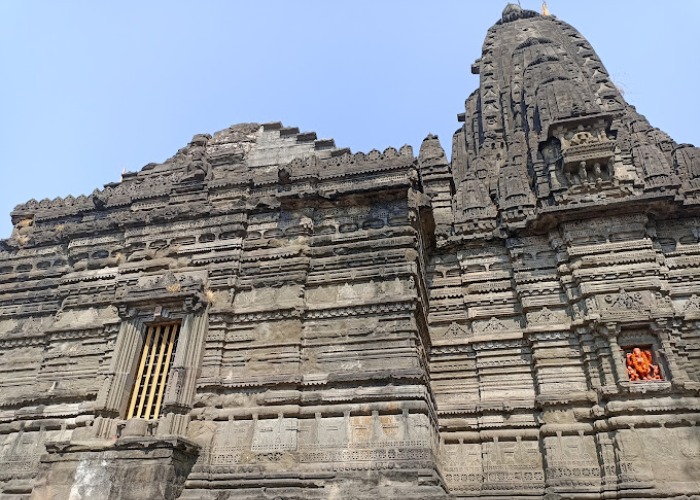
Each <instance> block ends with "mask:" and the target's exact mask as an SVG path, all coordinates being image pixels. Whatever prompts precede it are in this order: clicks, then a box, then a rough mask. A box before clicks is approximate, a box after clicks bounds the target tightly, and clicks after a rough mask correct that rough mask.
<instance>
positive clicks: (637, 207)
mask: <svg viewBox="0 0 700 500" xmlns="http://www.w3.org/2000/svg"><path fill="white" fill-rule="evenodd" d="M472 70H473V72H475V73H478V74H479V75H480V77H479V78H480V85H479V88H478V89H477V90H476V91H475V92H473V93H472V94H471V95H470V96H469V98H468V99H467V100H466V107H465V111H464V113H462V114H460V115H459V120H460V121H461V122H462V123H461V126H460V128H459V129H458V130H457V131H456V132H455V134H454V137H453V138H452V155H451V159H450V160H448V159H447V156H446V154H445V152H444V150H443V148H442V146H441V144H440V142H439V140H438V138H437V137H435V136H432V135H430V136H428V137H427V138H426V139H425V140H424V141H423V143H422V145H421V146H420V151H418V154H417V156H416V155H415V154H414V151H413V150H412V148H411V147H409V146H403V147H401V148H400V149H395V148H388V149H385V150H384V151H382V152H380V151H376V150H375V151H370V152H368V153H351V152H350V151H349V150H347V149H343V148H339V147H336V145H335V143H334V141H333V140H328V139H319V138H317V137H316V134H315V133H312V132H301V131H299V130H298V129H297V128H294V127H284V126H282V124H280V123H264V124H253V123H245V124H239V125H234V126H232V127H230V128H228V129H226V130H222V131H220V132H217V133H215V134H213V135H208V134H198V135H196V136H195V137H194V138H193V139H192V141H191V142H190V143H189V144H188V145H187V146H186V147H184V148H183V149H181V150H180V151H178V152H177V153H176V154H175V156H173V157H172V158H170V159H169V160H167V161H165V162H164V163H162V164H155V163H153V164H148V165H146V166H145V167H143V168H142V169H141V170H140V171H138V172H127V173H125V174H124V175H123V177H122V180H121V181H120V182H117V183H112V184H108V185H106V186H105V187H104V189H100V190H96V191H94V192H93V193H92V194H90V195H82V196H78V197H72V196H69V197H67V198H62V199H55V200H43V201H34V200H32V201H29V202H27V203H26V204H23V205H19V206H17V207H16V208H15V209H14V211H13V212H12V220H13V223H14V231H13V233H12V236H11V237H10V238H8V239H6V240H2V241H0V498H1V499H6V500H27V499H32V500H48V499H55V500H59V499H60V500H65V499H70V500H79V499H107V500H116V499H168V500H172V499H183V500H185V499H188V500H194V499H205V500H206V499H209V500H215V499H216V500H225V499H234V498H235V499H244V500H245V499H248V500H254V499H255V500H262V499H287V500H291V499H307V500H314V499H317V500H321V499H327V500H331V499H339V500H340V499H343V500H345V499H347V500H360V499H364V500H369V499H378V498H382V499H413V500H424V499H444V500H447V499H456V498H489V499H494V500H495V499H543V498H544V499H548V500H555V499H591V500H592V499H603V498H605V499H621V498H628V499H634V498H667V499H671V498H673V499H681V498H682V499H686V500H689V499H696V500H697V499H698V498H700V496H698V492H699V491H700V473H699V472H698V471H700V425H698V422H699V421H700V413H699V411H698V408H700V347H699V346H700V299H699V298H698V297H700V273H699V272H698V269H700V247H699V246H698V238H699V237H700V150H699V149H697V148H695V147H693V146H690V145H687V144H677V143H675V142H674V141H673V140H672V139H671V138H670V137H669V136H668V135H666V134H665V133H664V132H662V131H661V130H659V129H657V128H654V127H653V126H652V125H650V124H649V123H648V122H647V120H646V119H645V118H644V117H643V116H641V115H640V114H638V113H637V112H636V111H635V109H634V108H633V107H632V106H630V105H629V104H628V103H627V102H626V101H625V99H624V98H623V96H622V95H621V94H620V92H619V91H618V89H617V88H616V86H615V85H614V84H613V83H612V81H611V80H610V77H609V75H608V73H607V72H606V69H605V67H604V66H603V64H602V62H601V61H600V59H599V58H598V56H597V55H596V53H595V51H594V50H593V48H592V47H591V46H590V44H589V43H588V41H586V39H585V38H583V36H581V34H579V33H578V32H577V31H576V30H575V29H574V28H572V27H571V26H570V25H568V24H566V23H565V22H563V21H561V20H559V19H557V18H555V17H553V16H541V15H539V14H537V13H535V12H532V11H528V10H523V9H521V8H520V7H519V6H517V5H509V6H508V7H506V9H505V10H504V12H503V16H502V18H501V19H500V20H499V21H498V22H497V23H496V24H495V25H494V26H493V27H491V28H490V29H489V30H488V33H487V35H486V40H485V42H484V46H483V50H482V52H481V57H480V58H479V59H478V60H477V61H476V62H475V63H474V65H473V67H472Z"/></svg>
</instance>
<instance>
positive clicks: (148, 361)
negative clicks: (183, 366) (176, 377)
mask: <svg viewBox="0 0 700 500" xmlns="http://www.w3.org/2000/svg"><path fill="white" fill-rule="evenodd" d="M179 334H180V323H167V324H159V325H150V326H149V327H148V330H146V340H145V341H144V343H143V350H142V351H141V359H139V365H138V371H137V372H136V378H135V379H134V380H135V383H134V391H133V393H132V394H131V402H130V403H129V411H128V412H127V415H126V418H132V417H135V418H144V419H146V420H152V419H156V418H158V416H159V415H160V405H161V403H162V402H163V394H164V393H165V388H166V387H167V384H168V371H169V370H170V365H171V364H172V362H173V358H174V357H175V350H176V349H177V339H178V336H179Z"/></svg>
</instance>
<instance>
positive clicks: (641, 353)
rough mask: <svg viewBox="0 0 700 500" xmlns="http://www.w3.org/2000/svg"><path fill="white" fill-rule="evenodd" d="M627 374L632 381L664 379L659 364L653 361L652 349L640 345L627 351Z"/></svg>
mask: <svg viewBox="0 0 700 500" xmlns="http://www.w3.org/2000/svg"><path fill="white" fill-rule="evenodd" d="M627 375H629V378H630V380H631V381H636V380H663V378H662V377H661V371H660V370H659V365H655V364H654V363H652V357H651V350H650V349H645V350H642V349H640V348H639V347H635V348H634V349H632V351H631V352H628V353H627Z"/></svg>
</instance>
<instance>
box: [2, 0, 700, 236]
mask: <svg viewBox="0 0 700 500" xmlns="http://www.w3.org/2000/svg"><path fill="white" fill-rule="evenodd" d="M548 3H549V8H550V11H551V12H552V13H553V14H554V15H556V16H558V17H559V18H561V19H563V20H565V21H567V22H569V23H570V24H572V25H574V26H575V27H576V28H578V29H579V31H581V32H582V33H583V35H584V36H586V37H587V38H588V39H589V41H590V42H591V43H592V45H593V47H594V48H595V49H596V50H597V52H598V54H599V55H600V57H601V58H602V60H603V63H604V64H605V65H606V67H607V69H608V71H609V72H610V73H611V75H612V76H613V78H614V80H615V81H616V83H617V84H618V85H619V86H621V87H622V88H623V89H624V91H625V97H626V98H627V100H628V101H629V102H630V103H632V104H633V105H635V106H637V109H638V110H639V111H640V112H641V113H642V114H644V115H646V116H647V118H648V119H649V120H650V121H651V122H652V124H653V125H655V126H657V127H660V128H661V129H663V130H665V131H666V132H668V133H669V134H670V135H671V136H672V137H673V138H674V139H676V140H677V141H679V142H690V143H695V144H698V143H700V127H698V125H697V122H698V116H699V112H700V104H698V102H699V101H698V97H697V86H698V81H700V78H698V77H699V76H700V74H699V73H700V69H699V68H700V64H698V63H699V59H700V56H698V51H699V49H700V42H699V41H698V40H699V38H698V30H699V29H700V28H699V27H698V26H699V23H698V20H699V19H700V2H697V1H690V0H688V1H684V2H680V1H678V2H662V1H650V0H636V1H624V2H622V1H611V0H605V1H600V0H586V1H577V2H574V1H571V0H549V2H548ZM505 4H506V2H505V1H503V2H502V1H494V0H483V1H480V2H476V1H467V0H455V1H444V2H427V1H407V0H402V1H398V0H396V1H388V0H382V1H380V0H373V1H365V0H353V1H328V0H326V1H296V2H292V1H275V0H266V1H264V2H252V1H223V0H222V1H199V2H195V1H191V2H182V1H177V0H168V1H139V2H133V1H126V0H122V1H119V2H98V1H87V0H86V1H82V2H78V1H66V2H57V1H49V0H47V1H44V2H39V1H30V0H4V1H2V2H1V3H0V64H1V67H2V69H3V71H2V78H0V113H1V115H0V116H1V119H0V140H1V141H2V155H1V156H0V174H1V175H2V177H1V182H0V237H7V236H9V235H10V232H11V224H10V217H9V212H10V211H11V210H12V208H13V207H14V206H15V205H16V204H18V203H21V202H24V201H27V200H28V199H30V198H36V199H41V198H47V197H48V198H53V197H56V196H66V195H68V194H73V195H79V194H85V193H90V192H91V191H92V190H93V189H94V188H96V187H101V186H102V185H103V184H105V183H107V182H112V181H116V180H119V178H120V173H121V171H122V170H123V169H125V168H126V169H127V170H132V171H133V170H139V169H140V168H141V167H142V166H143V165H145V164H146V163H148V162H151V161H163V160H165V159H166V158H168V157H169V156H171V155H173V154H174V153H175V152H176V151H177V149H178V148H180V147H182V146H183V145H185V144H186V143H187V142H188V141H189V139H190V138H191V137H192V136H193V135H194V134H195V133H200V132H209V133H212V132H215V131H217V130H220V129H223V128H225V127H227V126H229V125H231V124H234V123H239V122H246V121H255V122H266V121H277V120H279V121H282V122H283V123H284V124H285V125H288V126H298V127H299V128H301V129H302V130H304V131H309V130H315V131H316V132H317V133H318V135H319V137H323V138H327V137H333V138H335V140H336V144H337V145H338V146H348V147H350V148H352V150H353V151H368V150H370V149H373V148H377V149H384V148H385V147H387V146H396V147H398V146H401V145H403V144H405V143H408V144H411V145H413V146H414V148H416V151H417V147H418V146H419V145H420V142H421V140H422V139H423V137H424V136H425V135H426V134H427V133H429V132H432V133H437V134H438V135H439V136H440V139H441V140H442V143H443V146H444V147H445V148H446V150H447V151H448V153H449V149H450V146H449V145H450V141H451V136H452V133H453V132H454V130H455V129H456V128H457V126H458V123H457V121H456V115H457V113H459V112H461V111H463V106H464V100H465V98H466V97H467V96H468V95H469V93H470V92H471V91H472V90H474V89H475V88H476V87H477V85H478V80H477V78H478V77H477V76H474V75H471V74H470V71H469V70H470V66H471V63H472V62H473V61H474V60H475V59H476V58H477V57H478V56H479V54H480V52H481V45H482V43H483V39H484V36H485V34H486V30H487V29H488V28H489V26H491V25H492V24H493V23H494V22H495V21H496V20H497V19H498V18H499V17H500V13H501V11H502V9H503V7H504V6H505ZM521 4H522V6H523V7H524V8H531V9H534V10H539V9H540V5H541V2H540V1H539V0H533V1H531V0H521Z"/></svg>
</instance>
